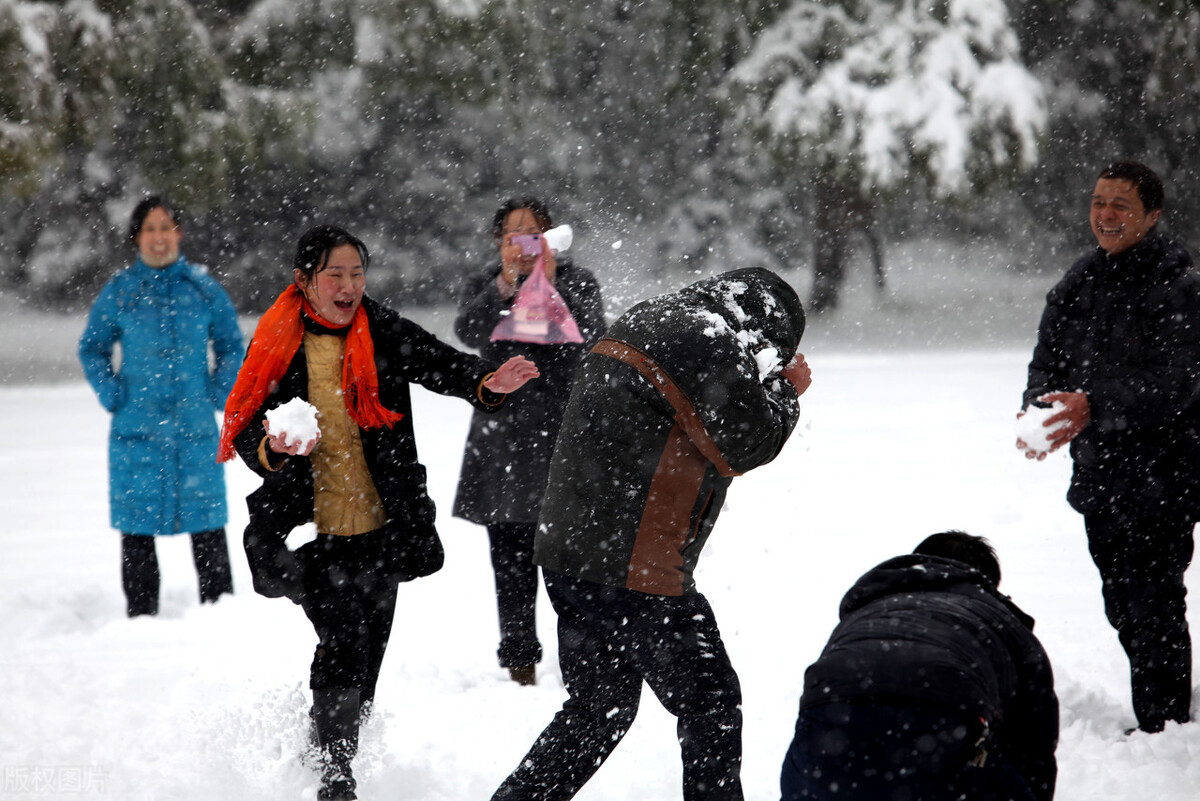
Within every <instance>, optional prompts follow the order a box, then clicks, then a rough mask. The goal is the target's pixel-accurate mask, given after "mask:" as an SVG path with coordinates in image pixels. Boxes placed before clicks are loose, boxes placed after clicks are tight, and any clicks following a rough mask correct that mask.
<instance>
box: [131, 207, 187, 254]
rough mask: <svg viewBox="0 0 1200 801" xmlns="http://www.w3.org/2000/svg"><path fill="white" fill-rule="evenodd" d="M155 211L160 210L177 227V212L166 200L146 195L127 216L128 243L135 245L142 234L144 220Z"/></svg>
mask: <svg viewBox="0 0 1200 801" xmlns="http://www.w3.org/2000/svg"><path fill="white" fill-rule="evenodd" d="M155 209H162V210H163V211H165V212H166V213H167V216H168V217H170V218H171V222H173V223H175V225H179V212H178V211H177V210H176V209H175V207H174V206H172V205H171V204H170V203H168V202H167V199H166V198H165V197H163V196H162V195H147V196H146V197H144V198H142V199H141V200H139V201H138V204H137V205H136V206H134V207H133V213H132V214H130V215H129V241H131V242H133V244H134V245H137V238H138V234H140V233H141V232H142V226H143V225H145V224H146V218H147V217H148V216H150V212H152V211H154V210H155Z"/></svg>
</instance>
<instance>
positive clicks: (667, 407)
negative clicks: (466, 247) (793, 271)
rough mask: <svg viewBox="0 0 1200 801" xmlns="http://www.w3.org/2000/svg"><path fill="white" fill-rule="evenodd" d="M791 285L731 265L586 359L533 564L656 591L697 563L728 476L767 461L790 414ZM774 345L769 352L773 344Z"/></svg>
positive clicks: (633, 320) (796, 329)
mask: <svg viewBox="0 0 1200 801" xmlns="http://www.w3.org/2000/svg"><path fill="white" fill-rule="evenodd" d="M803 330H804V311H803V309H802V307H801V305H800V301H799V298H798V297H797V296H796V293H795V291H794V290H793V289H792V288H791V287H790V286H788V284H787V283H786V282H785V281H783V279H781V278H779V277H778V276H777V275H775V274H774V273H771V272H769V271H767V270H763V269H747V270H736V271H733V272H729V273H725V274H723V275H720V276H717V277H715V278H710V279H706V280H704V281H699V282H697V283H695V284H692V285H691V286H688V287H685V288H684V289H682V290H680V291H678V292H675V293H672V294H669V295H662V296H659V297H656V298H652V299H650V300H647V301H644V302H643V303H640V304H638V305H637V306H634V307H633V308H632V309H631V310H630V311H629V312H627V313H626V314H625V315H624V316H622V317H621V318H620V319H618V320H617V321H616V322H615V323H614V324H613V325H612V327H611V328H610V329H609V333H608V336H607V337H605V338H603V339H601V340H600V342H599V343H597V345H596V346H595V347H594V348H593V349H592V351H591V352H589V353H588V355H587V356H586V357H584V359H583V362H582V363H581V365H580V368H579V371H578V372H577V374H576V379H575V387H574V389H573V390H572V392H571V399H570V401H569V403H568V404H567V410H566V415H565V418H564V421H563V427H562V430H561V431H560V432H559V437H558V442H557V445H556V447H555V451H554V458H553V460H552V462H551V466H550V477H549V480H548V482H547V487H546V497H545V500H544V501H543V505H542V514H541V517H540V519H539V524H538V532H537V537H536V540H535V545H534V561H535V562H536V563H537V564H539V565H542V566H543V567H545V568H547V569H548V570H552V571H554V572H557V573H563V574H566V575H570V576H574V577H576V578H581V579H584V580H587V581H592V582H596V583H598V584H605V585H609V586H615V587H625V588H628V589H633V590H638V591H640V592H646V593H652V594H657V595H683V594H685V593H691V592H695V585H694V581H693V579H692V572H693V570H694V569H695V565H696V560H697V558H698V557H699V554H700V551H701V550H702V549H703V547H704V542H705V540H706V539H707V537H708V535H709V534H710V533H711V531H712V527H713V524H714V523H715V522H716V519H717V516H718V514H720V510H721V506H722V504H723V502H724V499H725V492H726V489H727V488H728V486H729V483H730V481H731V480H732V478H733V476H736V475H740V474H742V473H745V472H746V471H748V470H751V469H753V468H755V467H758V466H759V465H762V464H766V463H767V462H769V461H771V460H772V459H774V458H775V457H776V456H777V455H778V454H779V452H780V450H781V449H782V448H783V445H784V443H785V442H786V441H787V439H788V437H789V436H790V435H791V432H792V429H793V428H794V427H795V425H796V420H797V417H798V415H799V404H798V400H797V396H796V391H795V388H794V387H793V386H792V385H791V383H790V382H788V381H787V380H786V379H783V378H781V377H780V376H779V374H778V371H777V370H776V371H773V372H771V371H767V372H766V373H765V374H764V368H763V367H762V366H760V365H768V366H769V364H770V363H771V362H772V361H773V360H772V359H771V358H770V355H771V353H772V352H773V353H774V355H775V356H776V360H775V361H777V362H778V365H785V364H787V363H788V362H789V361H790V360H791V359H792V356H793V355H794V354H795V352H796V347H797V345H798V344H799V342H800V336H801V334H802V333H803ZM772 349H773V350H772Z"/></svg>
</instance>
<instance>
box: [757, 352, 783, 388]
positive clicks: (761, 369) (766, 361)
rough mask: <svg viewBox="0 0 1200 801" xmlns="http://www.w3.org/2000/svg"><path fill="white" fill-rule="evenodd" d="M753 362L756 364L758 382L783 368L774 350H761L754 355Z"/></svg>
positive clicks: (777, 353)
mask: <svg viewBox="0 0 1200 801" xmlns="http://www.w3.org/2000/svg"><path fill="white" fill-rule="evenodd" d="M754 361H756V362H758V379H759V380H760V381H761V380H763V379H764V378H766V377H767V376H769V375H771V374H772V373H776V372H778V371H779V370H780V368H782V367H783V363H782V362H780V360H779V351H778V350H776V349H775V348H763V349H762V350H760V351H758V352H757V353H755V354H754Z"/></svg>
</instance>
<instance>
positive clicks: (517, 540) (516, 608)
mask: <svg viewBox="0 0 1200 801" xmlns="http://www.w3.org/2000/svg"><path fill="white" fill-rule="evenodd" d="M487 532H488V540H489V542H490V543H491V551H492V572H493V573H494V574H495V575H496V610H497V612H499V615H500V647H499V648H498V649H497V650H496V656H498V657H499V659H500V667H505V668H513V667H522V666H524V665H534V664H537V663H538V662H541V661H542V644H541V643H540V642H538V636H537V619H536V615H535V608H534V607H535V604H536V602H537V588H538V575H537V565H535V564H534V563H533V536H534V534H535V533H536V532H537V523H496V524H493V525H490V526H488V527H487Z"/></svg>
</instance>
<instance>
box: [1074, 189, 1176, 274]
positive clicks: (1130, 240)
mask: <svg viewBox="0 0 1200 801" xmlns="http://www.w3.org/2000/svg"><path fill="white" fill-rule="evenodd" d="M1161 215H1162V210H1161V209H1154V210H1153V211H1146V207H1145V205H1143V203H1142V199H1141V198H1140V197H1139V196H1138V192H1137V187H1136V186H1135V185H1134V183H1133V182H1132V181H1126V180H1124V179H1122V178H1101V179H1100V180H1098V181H1096V189H1095V191H1093V192H1092V213H1091V222H1092V233H1093V234H1095V236H1096V242H1097V243H1099V245H1100V247H1101V248H1102V249H1103V250H1104V251H1105V252H1106V253H1108V254H1109V255H1110V256H1115V255H1116V254H1118V253H1121V252H1123V251H1126V250H1129V248H1131V247H1133V246H1134V245H1136V244H1137V243H1138V242H1141V241H1142V238H1143V237H1145V236H1146V234H1147V233H1149V232H1150V229H1151V228H1153V227H1154V224H1155V223H1157V222H1158V218H1159V217H1160V216H1161Z"/></svg>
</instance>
